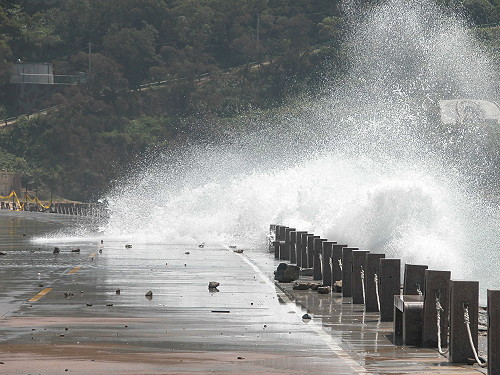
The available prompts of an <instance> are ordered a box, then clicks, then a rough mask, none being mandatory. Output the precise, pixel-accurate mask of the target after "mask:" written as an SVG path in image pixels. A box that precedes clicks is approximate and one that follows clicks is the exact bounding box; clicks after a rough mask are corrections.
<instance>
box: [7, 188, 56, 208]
mask: <svg viewBox="0 0 500 375" xmlns="http://www.w3.org/2000/svg"><path fill="white" fill-rule="evenodd" d="M10 198H14V199H15V201H16V203H17V209H16V211H24V208H25V206H26V203H28V201H30V202H33V203H36V204H37V205H40V207H42V208H44V209H47V208H50V204H49V205H48V206H46V205H44V204H43V203H42V202H41V201H40V199H38V197H36V196H35V197H31V196H30V195H29V194H28V193H25V194H24V202H22V201H21V200H20V199H19V197H18V195H17V193H16V192H15V191H14V190H12V192H11V193H10V194H9V195H6V196H3V195H0V199H10Z"/></svg>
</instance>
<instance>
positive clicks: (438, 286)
mask: <svg viewBox="0 0 500 375" xmlns="http://www.w3.org/2000/svg"><path fill="white" fill-rule="evenodd" d="M450 278H451V272H450V271H434V270H425V291H424V319H423V324H422V346H423V347H428V348H437V344H438V342H437V309H436V298H439V303H440V304H441V307H442V308H443V311H441V327H440V328H441V346H442V347H447V346H448V321H449V314H450V300H449V296H450V294H449V289H450Z"/></svg>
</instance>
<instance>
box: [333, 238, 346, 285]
mask: <svg viewBox="0 0 500 375" xmlns="http://www.w3.org/2000/svg"><path fill="white" fill-rule="evenodd" d="M347 246H348V245H343V244H334V245H333V246H332V283H335V281H340V280H342V269H341V268H340V264H341V263H342V249H343V248H344V247H347Z"/></svg>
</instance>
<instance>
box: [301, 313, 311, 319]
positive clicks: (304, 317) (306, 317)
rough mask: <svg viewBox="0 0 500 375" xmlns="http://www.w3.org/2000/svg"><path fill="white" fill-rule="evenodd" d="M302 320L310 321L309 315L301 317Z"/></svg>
mask: <svg viewBox="0 0 500 375" xmlns="http://www.w3.org/2000/svg"><path fill="white" fill-rule="evenodd" d="M302 319H304V320H310V319H312V318H311V315H309V314H304V315H302Z"/></svg>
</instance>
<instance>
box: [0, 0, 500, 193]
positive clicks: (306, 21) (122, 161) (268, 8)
mask: <svg viewBox="0 0 500 375" xmlns="http://www.w3.org/2000/svg"><path fill="white" fill-rule="evenodd" d="M375 2H376V1H371V2H370V1H367V0H365V1H359V3H360V4H359V6H360V7H361V6H371V3H375ZM441 3H443V6H445V7H448V8H449V9H450V11H457V12H464V13H465V14H467V16H468V18H469V20H470V23H471V26H474V25H492V26H487V27H480V28H478V29H477V33H478V36H479V37H480V38H481V39H483V40H484V41H485V45H488V48H492V49H493V50H496V53H498V54H500V52H499V51H500V48H499V46H500V42H499V40H500V36H499V31H498V30H499V28H498V26H496V27H495V26H494V25H495V24H496V25H498V22H499V21H500V0H466V1H462V2H460V5H458V4H459V3H458V2H455V1H449V0H442V1H441ZM347 26H348V25H347V21H346V16H345V15H344V14H343V12H342V9H341V1H340V0H335V1H331V0H314V1H313V0H307V1H306V0H206V1H194V0H176V1H171V0H168V1H167V0H121V1H114V0H51V1H49V0H46V1H37V0H24V1H22V0H18V1H7V0H3V1H0V84H1V86H0V100H1V102H0V103H1V104H0V118H7V117H11V116H17V115H19V114H21V113H20V111H19V110H18V109H17V108H16V103H15V102H12V100H8V99H9V98H10V99H11V98H12V95H11V91H9V90H11V89H12V87H11V85H9V84H8V82H9V77H10V72H11V70H12V64H13V63H15V62H16V61H23V62H48V63H51V64H52V66H53V69H54V75H55V76H56V77H59V79H61V80H63V79H66V80H68V79H69V78H71V79H70V80H68V81H67V82H68V83H69V82H71V84H60V85H58V86H57V90H55V92H54V93H52V94H51V95H50V96H47V97H46V98H44V100H43V102H42V104H40V108H39V109H41V108H49V109H48V110H47V111H46V112H45V113H44V114H43V115H40V116H35V117H33V118H30V119H27V118H24V119H23V118H22V119H20V120H18V121H17V122H16V123H15V125H13V126H9V127H4V128H1V129H2V130H0V170H1V169H5V170H11V171H12V170H16V171H20V172H21V173H22V174H23V180H24V182H25V183H28V182H29V183H36V184H37V185H39V191H41V194H42V196H43V194H45V195H48V194H49V190H50V189H52V188H53V189H54V192H55V194H56V195H59V196H64V197H66V198H69V199H79V200H91V199H93V198H94V197H95V196H97V195H98V194H99V193H101V192H103V191H105V190H106V189H107V188H108V186H109V183H110V182H111V181H113V180H114V179H115V178H117V177H118V176H120V175H121V174H122V173H123V171H124V169H125V168H126V166H127V165H129V163H131V162H133V161H134V160H135V158H136V156H137V155H140V154H141V153H143V152H145V151H147V150H148V149H151V148H165V149H169V150H175V149H176V148H178V147H181V146H182V145H184V144H185V143H186V142H192V141H198V140H201V139H207V138H210V137H211V136H212V133H213V131H214V128H217V129H220V128H224V130H225V131H229V132H230V131H231V125H230V124H231V123H232V122H231V121H227V119H229V118H232V117H234V116H237V115H239V114H241V113H245V112H246V111H249V110H255V109H260V110H262V109H270V108H274V107H278V106H280V105H282V104H283V103H285V102H286V101H287V100H288V99H289V98H293V97H294V96H296V95H297V94H299V93H303V92H310V93H312V94H314V92H315V89H314V88H315V87H317V86H318V85H320V84H321V83H322V82H324V81H325V79H327V78H335V77H337V76H339V75H342V74H343V72H344V71H345V65H346V58H347V56H346V52H345V49H344V47H343V44H342V43H343V40H344V33H345V32H346V30H347V29H348V28H347Z"/></svg>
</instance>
